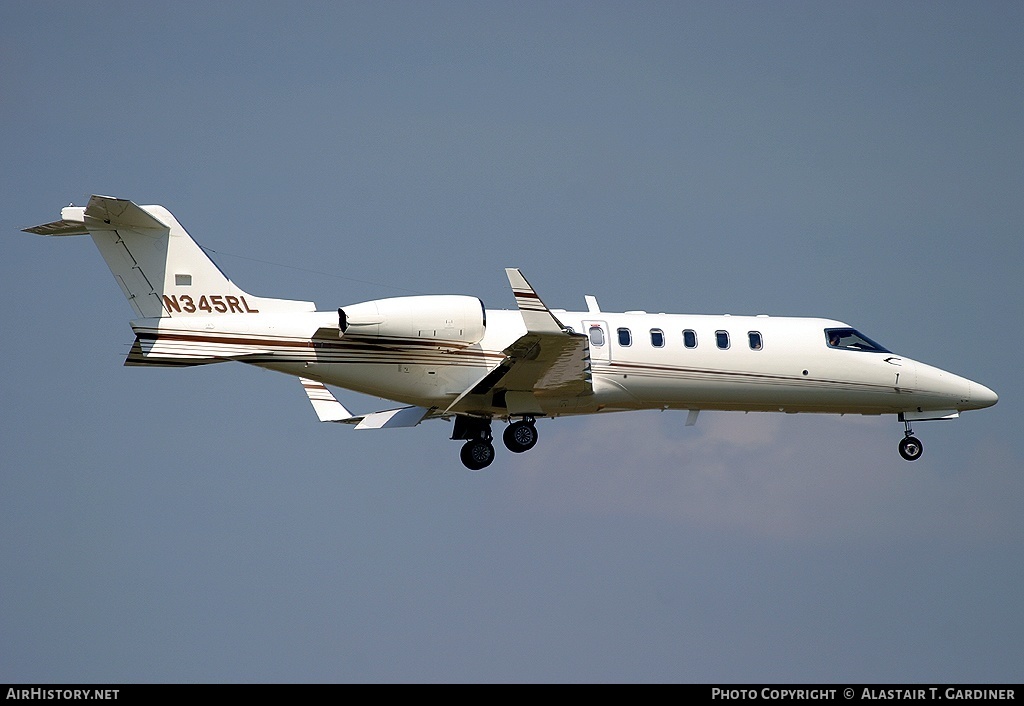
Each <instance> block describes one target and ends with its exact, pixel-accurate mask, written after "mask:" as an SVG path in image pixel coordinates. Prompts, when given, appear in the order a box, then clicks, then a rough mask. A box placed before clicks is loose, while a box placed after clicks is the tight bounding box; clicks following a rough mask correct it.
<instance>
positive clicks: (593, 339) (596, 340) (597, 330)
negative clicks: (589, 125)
mask: <svg viewBox="0 0 1024 706" xmlns="http://www.w3.org/2000/svg"><path fill="white" fill-rule="evenodd" d="M590 345H592V346H603V345H604V329H603V328H601V327H600V326H591V327H590Z"/></svg>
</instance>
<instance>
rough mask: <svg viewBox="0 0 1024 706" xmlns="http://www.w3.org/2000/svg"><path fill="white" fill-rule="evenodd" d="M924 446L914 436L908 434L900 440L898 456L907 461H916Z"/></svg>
mask: <svg viewBox="0 0 1024 706" xmlns="http://www.w3.org/2000/svg"><path fill="white" fill-rule="evenodd" d="M923 451H924V446H923V445H922V444H921V442H920V441H919V440H918V439H917V437H914V436H908V437H906V438H904V439H903V440H902V441H901V442H900V456H902V457H903V458H904V459H906V460H907V461H916V460H917V459H919V458H921V453H922V452H923Z"/></svg>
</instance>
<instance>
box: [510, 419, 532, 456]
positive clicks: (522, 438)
mask: <svg viewBox="0 0 1024 706" xmlns="http://www.w3.org/2000/svg"><path fill="white" fill-rule="evenodd" d="M501 440H502V441H504V442H505V447H506V448H507V449H508V450H509V451H511V452H512V453H517V454H521V453H523V452H524V451H529V450H530V449H532V448H533V447H534V446H536V445H537V427H536V426H534V425H533V424H531V423H530V422H515V423H514V424H509V425H508V426H507V427H505V431H504V432H503V433H502V435H501Z"/></svg>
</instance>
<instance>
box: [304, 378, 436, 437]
mask: <svg viewBox="0 0 1024 706" xmlns="http://www.w3.org/2000/svg"><path fill="white" fill-rule="evenodd" d="M299 381H300V382H301V383H302V389H303V390H304V391H305V393H306V396H307V397H308V398H309V401H310V403H311V404H312V405H313V411H314V412H316V416H317V418H318V419H319V420H320V421H321V422H340V423H342V424H354V425H355V426H356V429H394V428H397V427H414V426H416V425H417V424H419V423H420V422H422V421H423V420H424V419H426V418H427V416H428V415H429V414H430V410H429V409H426V408H425V407H400V408H398V409H387V410H384V411H383V412H374V413H373V414H352V413H351V412H349V411H348V410H347V409H345V406H344V405H343V404H341V402H339V401H338V398H337V397H335V396H334V395H332V394H331V391H330V390H328V389H327V387H326V386H325V385H324V384H323V383H322V382H317V381H316V380H310V379H308V378H299Z"/></svg>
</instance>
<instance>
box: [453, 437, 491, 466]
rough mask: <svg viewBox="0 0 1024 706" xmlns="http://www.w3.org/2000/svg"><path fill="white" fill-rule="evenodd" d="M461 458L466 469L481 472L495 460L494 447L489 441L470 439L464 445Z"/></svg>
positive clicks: (460, 454)
mask: <svg viewBox="0 0 1024 706" xmlns="http://www.w3.org/2000/svg"><path fill="white" fill-rule="evenodd" d="M459 457H460V458H461V459H462V463H463V465H465V466H466V468H468V469H469V470H471V471H479V470H481V469H483V468H487V467H488V466H490V465H491V461H493V460H494V447H493V446H491V442H489V441H484V440H483V439H470V440H469V441H467V442H466V443H465V444H463V445H462V451H460V452H459Z"/></svg>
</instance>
